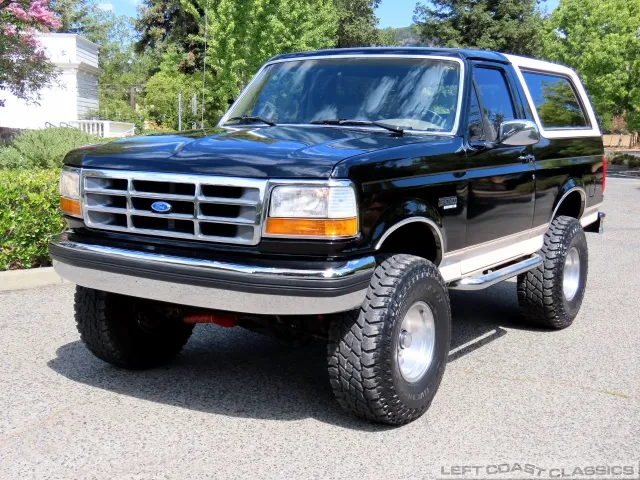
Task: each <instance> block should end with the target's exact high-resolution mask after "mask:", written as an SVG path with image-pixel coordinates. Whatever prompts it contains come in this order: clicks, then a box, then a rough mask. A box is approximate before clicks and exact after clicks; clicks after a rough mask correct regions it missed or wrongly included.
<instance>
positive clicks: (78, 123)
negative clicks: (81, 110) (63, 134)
mask: <svg viewBox="0 0 640 480" xmlns="http://www.w3.org/2000/svg"><path fill="white" fill-rule="evenodd" d="M67 123H68V124H69V125H70V126H71V127H74V128H77V129H79V130H82V131H83V132H85V133H89V134H91V135H95V136H96V137H100V138H121V137H132V136H133V135H135V131H136V126H135V124H133V123H127V122H112V121H111V120H73V121H70V122H67Z"/></svg>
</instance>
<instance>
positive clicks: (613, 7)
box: [543, 0, 640, 130]
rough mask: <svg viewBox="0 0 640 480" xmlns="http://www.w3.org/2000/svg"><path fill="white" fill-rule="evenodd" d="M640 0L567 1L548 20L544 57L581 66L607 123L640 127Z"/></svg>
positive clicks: (598, 110)
mask: <svg viewBox="0 0 640 480" xmlns="http://www.w3.org/2000/svg"><path fill="white" fill-rule="evenodd" d="M638 25H640V0H561V1H560V4H559V6H558V8H557V9H556V10H554V12H553V13H552V14H551V16H550V18H549V19H548V20H547V22H546V23H545V33H544V36H543V51H544V56H545V57H546V58H548V59H550V60H553V61H556V62H559V63H563V64H566V65H570V66H571V67H573V68H574V69H576V70H577V71H578V73H579V74H580V76H581V77H582V81H583V83H584V85H585V87H586V89H587V91H588V92H589V94H590V96H591V100H592V103H593V105H594V107H595V110H596V112H597V113H598V116H599V117H600V121H601V124H602V126H603V127H604V128H609V126H610V125H611V121H612V119H613V117H614V116H615V115H624V116H625V117H626V119H627V122H628V123H629V127H630V128H632V129H633V130H638V129H640V125H639V122H638V120H639V119H638V117H639V116H640V38H638Z"/></svg>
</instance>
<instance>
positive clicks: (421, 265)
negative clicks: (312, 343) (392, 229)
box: [328, 255, 451, 425]
mask: <svg viewBox="0 0 640 480" xmlns="http://www.w3.org/2000/svg"><path fill="white" fill-rule="evenodd" d="M450 329H451V309H450V306H449V296H448V293H447V289H446V287H445V284H444V281H443V280H442V277H441V276H440V273H439V271H438V269H437V268H436V267H435V265H433V264H432V263H431V262H429V261H427V260H424V259H422V258H419V257H414V256H411V255H394V256H392V257H389V258H388V259H386V260H385V261H384V262H382V263H381V264H380V265H379V266H378V267H377V268H376V270H375V272H374V275H373V277H372V280H371V284H370V286H369V290H368V292H367V297H366V299H365V301H364V304H363V305H362V308H361V309H359V310H357V311H353V312H347V313H342V314H339V315H335V316H334V317H333V318H332V322H331V326H330V331H329V344H328V363H329V378H330V381H331V385H332V388H333V392H334V394H335V397H336V399H337V400H338V403H339V404H340V405H341V406H342V408H344V409H345V410H347V411H349V412H353V413H355V414H356V415H358V416H361V417H364V418H367V419H369V420H373V421H376V422H381V423H387V424H393V425H401V424H405V423H408V422H411V421H412V420H415V419H416V418H418V417H420V416H421V415H422V414H423V413H424V412H425V411H426V410H427V409H428V408H429V405H430V404H431V401H432V400H433V397H434V396H435V393H436V391H437V390H438V387H439V385H440V381H441V380H442V376H443V374H444V369H445V366H446V363H447V356H448V354H449V341H450V336H451V333H450Z"/></svg>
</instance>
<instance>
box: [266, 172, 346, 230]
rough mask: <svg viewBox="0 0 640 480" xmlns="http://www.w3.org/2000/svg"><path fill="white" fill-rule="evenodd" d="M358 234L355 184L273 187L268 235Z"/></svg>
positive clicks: (267, 228)
mask: <svg viewBox="0 0 640 480" xmlns="http://www.w3.org/2000/svg"><path fill="white" fill-rule="evenodd" d="M357 234H358V211H357V207H356V195H355V192H354V190H353V188H352V187H349V186H326V187H320V186H293V185H283V186H278V187H275V188H274V189H273V190H272V191H271V203H270V205H269V216H268V218H267V222H266V226H265V235H271V236H273V235H275V236H284V237H316V238H329V239H332V238H343V237H353V236H355V235H357Z"/></svg>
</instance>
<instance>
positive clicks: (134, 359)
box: [75, 286, 193, 369]
mask: <svg viewBox="0 0 640 480" xmlns="http://www.w3.org/2000/svg"><path fill="white" fill-rule="evenodd" d="M75 316H76V323H77V326H78V331H79V332H80V337H81V339H82V341H83V342H84V344H85V345H86V346H87V348H88V349H89V350H90V351H91V353H93V354H94V355H95V356H96V357H98V358H99V359H101V360H104V361H105V362H108V363H110V364H112V365H115V366H118V367H122V368H129V369H143V368H151V367H155V366H157V365H160V364H163V363H165V362H168V361H169V360H171V359H172V358H173V357H175V356H176V355H177V354H178V352H180V350H181V349H182V347H183V346H184V344H185V343H187V340H188V339H189V337H190V336H191V332H192V331H193V325H188V324H186V323H184V322H183V321H182V320H181V319H179V318H174V317H173V316H171V315H168V314H167V306H166V305H165V304H161V303H160V302H154V301H150V300H142V299H139V298H133V297H126V296H124V295H116V294H115V293H108V292H102V291H100V290H94V289H91V288H85V287H80V286H78V287H76V296H75Z"/></svg>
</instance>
